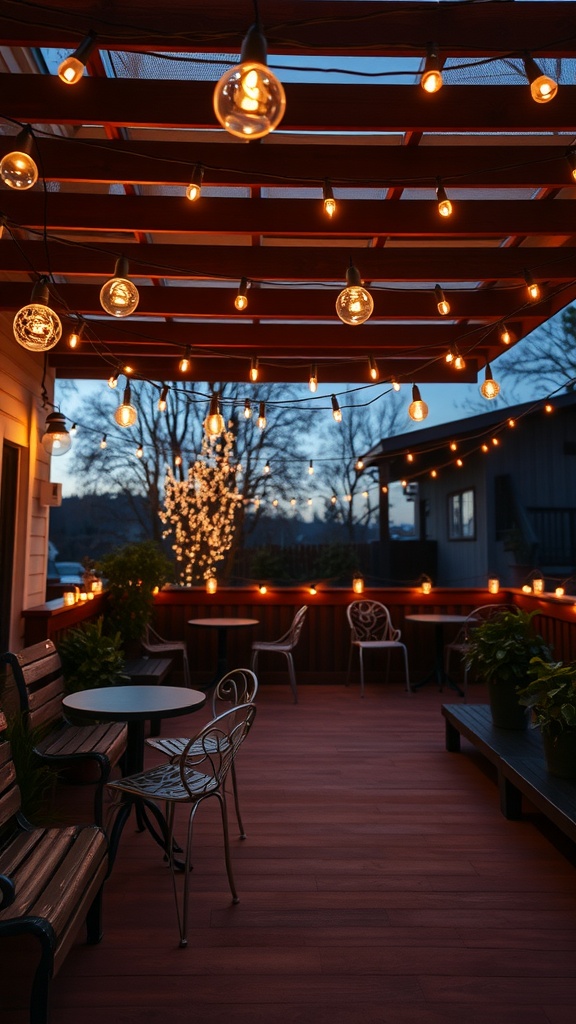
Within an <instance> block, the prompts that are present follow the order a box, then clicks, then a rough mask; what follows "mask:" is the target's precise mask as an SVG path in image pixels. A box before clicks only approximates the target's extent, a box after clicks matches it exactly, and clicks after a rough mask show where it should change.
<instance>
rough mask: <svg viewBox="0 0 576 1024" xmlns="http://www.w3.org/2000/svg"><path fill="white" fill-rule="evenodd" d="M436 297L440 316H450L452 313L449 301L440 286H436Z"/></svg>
mask: <svg viewBox="0 0 576 1024" xmlns="http://www.w3.org/2000/svg"><path fill="white" fill-rule="evenodd" d="M434 295H435V296H436V303H437V307H438V312H439V313H440V316H448V313H449V312H450V303H449V302H448V301H447V299H446V296H445V295H444V292H443V291H442V288H441V287H440V285H439V284H436V285H434Z"/></svg>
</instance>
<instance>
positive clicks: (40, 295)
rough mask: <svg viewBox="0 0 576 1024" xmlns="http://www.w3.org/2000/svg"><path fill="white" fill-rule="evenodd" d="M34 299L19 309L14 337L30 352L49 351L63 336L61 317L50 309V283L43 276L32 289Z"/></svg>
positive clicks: (15, 320) (14, 327) (15, 321)
mask: <svg viewBox="0 0 576 1024" xmlns="http://www.w3.org/2000/svg"><path fill="white" fill-rule="evenodd" d="M31 299H32V301H31V302H30V304H29V305H28V306H23V307H22V309H20V310H18V312H17V313H16V316H15V317H14V322H13V325H12V326H13V331H14V337H15V338H16V341H17V342H18V344H19V345H22V348H27V349H28V351H29V352H47V351H48V350H49V349H51V348H54V345H57V344H58V342H59V341H60V338H61V337H62V324H61V323H60V317H59V316H58V315H57V314H56V313H55V312H54V310H53V309H50V306H49V305H48V302H49V301H50V297H49V294H48V284H47V282H46V278H45V277H41V278H40V279H39V280H38V281H37V282H36V284H35V285H34V287H33V289H32V295H31Z"/></svg>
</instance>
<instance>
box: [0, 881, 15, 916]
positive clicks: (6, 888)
mask: <svg viewBox="0 0 576 1024" xmlns="http://www.w3.org/2000/svg"><path fill="white" fill-rule="evenodd" d="M15 897H16V886H15V885H14V882H13V881H12V879H11V878H8V875H0V907H2V909H4V907H9V906H10V904H11V903H13V902H14V899H15Z"/></svg>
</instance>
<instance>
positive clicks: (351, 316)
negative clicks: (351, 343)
mask: <svg viewBox="0 0 576 1024" xmlns="http://www.w3.org/2000/svg"><path fill="white" fill-rule="evenodd" d="M373 309H374V300H373V298H372V296H371V295H370V292H367V291H366V289H365V288H363V287H362V281H361V278H360V274H359V273H358V270H357V268H356V267H348V270H347V271H346V288H344V289H343V290H342V291H341V292H340V294H339V296H338V298H337V299H336V313H337V314H338V316H339V317H340V319H341V320H342V322H343V323H345V324H351V326H353V327H354V326H356V325H357V324H363V323H364V321H365V320H368V317H370V316H371V315H372V311H373Z"/></svg>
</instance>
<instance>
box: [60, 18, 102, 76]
mask: <svg viewBox="0 0 576 1024" xmlns="http://www.w3.org/2000/svg"><path fill="white" fill-rule="evenodd" d="M97 38H98V37H97V35H96V33H95V32H93V31H92V29H91V30H90V31H89V32H88V35H87V36H86V37H85V39H83V40H82V42H81V43H80V46H78V47H77V48H76V49H75V50H74V53H71V54H70V56H69V57H65V58H64V60H63V61H62V62H61V64H60V66H59V67H58V78H59V79H60V81H61V82H64V84H65V85H76V83H77V82H79V81H80V79H81V78H82V75H83V74H84V69H85V67H86V64H87V63H88V61H89V59H90V55H91V53H92V51H93V50H94V48H95V46H96V40H97Z"/></svg>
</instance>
